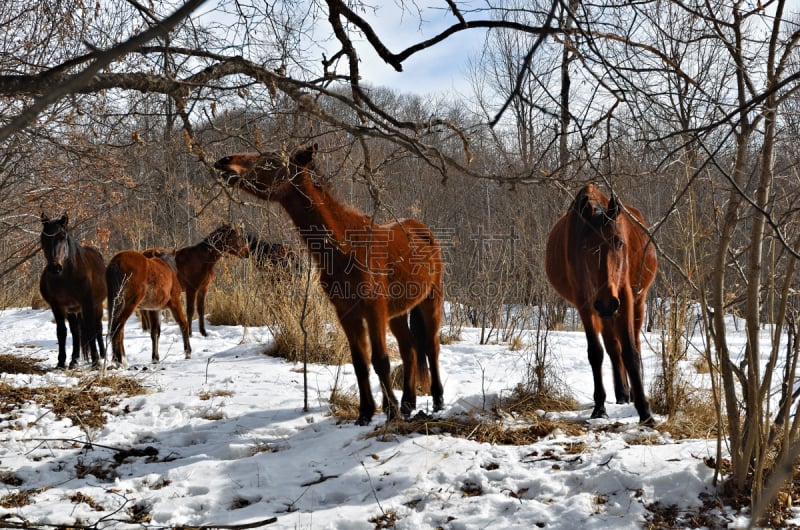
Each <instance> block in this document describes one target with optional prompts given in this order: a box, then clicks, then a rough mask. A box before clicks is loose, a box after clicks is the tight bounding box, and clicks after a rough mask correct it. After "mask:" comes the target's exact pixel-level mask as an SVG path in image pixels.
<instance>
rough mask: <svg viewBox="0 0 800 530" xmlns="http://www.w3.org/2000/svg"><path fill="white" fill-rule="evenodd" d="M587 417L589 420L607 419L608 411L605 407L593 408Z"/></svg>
mask: <svg viewBox="0 0 800 530" xmlns="http://www.w3.org/2000/svg"><path fill="white" fill-rule="evenodd" d="M589 419H590V420H597V419H606V420H607V419H608V413H606V409H605V408H601V409H594V411H592V415H591V416H589Z"/></svg>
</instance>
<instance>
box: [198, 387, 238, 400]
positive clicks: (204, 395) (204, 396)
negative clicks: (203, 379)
mask: <svg viewBox="0 0 800 530" xmlns="http://www.w3.org/2000/svg"><path fill="white" fill-rule="evenodd" d="M232 395H233V392H232V391H230V390H203V391H202V392H200V394H198V396H197V397H199V398H200V400H201V401H208V400H210V399H213V398H215V397H231V396H232Z"/></svg>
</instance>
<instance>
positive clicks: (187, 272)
mask: <svg viewBox="0 0 800 530" xmlns="http://www.w3.org/2000/svg"><path fill="white" fill-rule="evenodd" d="M164 252H169V251H167V250H165V249H147V250H145V251H144V252H143V254H144V255H145V256H148V257H152V256H155V255H158V254H159V253H164ZM225 254H230V255H231V256H237V257H240V258H246V257H247V256H249V254H250V248H249V247H248V245H247V240H246V239H245V238H244V236H243V235H242V233H241V232H240V231H239V230H238V229H237V228H235V227H233V226H230V225H227V224H224V225H221V226H219V227H217V229H216V230H214V231H213V232H211V233H210V234H209V235H208V237H206V238H205V239H203V240H202V241H201V242H199V243H198V244H196V245H191V246H188V247H183V248H180V249H178V250H176V251H175V252H174V255H175V263H176V265H177V268H178V280H179V281H180V284H181V288H182V289H183V291H184V292H185V293H186V319H187V321H188V322H189V324H190V325H191V323H192V319H193V318H194V310H195V307H197V323H198V326H199V330H200V334H201V335H203V336H204V337H205V336H206V335H207V332H206V318H205V311H206V293H208V286H209V285H210V284H211V280H213V279H214V274H215V272H214V266H215V265H216V264H217V262H218V261H219V260H220V258H222V256H223V255H225ZM142 324H143V325H144V326H146V325H147V323H146V322H145V321H144V320H143V322H142ZM190 333H191V326H190Z"/></svg>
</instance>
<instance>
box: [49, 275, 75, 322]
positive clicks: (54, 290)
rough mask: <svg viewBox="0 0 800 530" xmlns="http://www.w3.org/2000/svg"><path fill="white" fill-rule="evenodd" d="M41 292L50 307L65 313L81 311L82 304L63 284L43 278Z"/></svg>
mask: <svg viewBox="0 0 800 530" xmlns="http://www.w3.org/2000/svg"><path fill="white" fill-rule="evenodd" d="M45 274H46V273H45ZM39 290H40V291H41V293H42V298H44V300H45V302H47V303H48V304H49V305H50V307H56V308H61V310H62V311H63V312H64V313H79V312H80V311H81V304H80V302H79V301H78V299H77V298H76V297H75V296H74V295H73V294H72V292H71V290H70V289H69V287H67V286H66V285H65V284H64V283H63V282H58V281H55V282H54V281H50V280H48V279H47V278H46V277H42V281H41V282H40V284H39Z"/></svg>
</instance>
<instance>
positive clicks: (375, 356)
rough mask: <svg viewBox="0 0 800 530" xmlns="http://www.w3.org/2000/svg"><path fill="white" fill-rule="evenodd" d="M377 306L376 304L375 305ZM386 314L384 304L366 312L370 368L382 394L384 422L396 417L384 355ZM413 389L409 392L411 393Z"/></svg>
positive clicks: (389, 372)
mask: <svg viewBox="0 0 800 530" xmlns="http://www.w3.org/2000/svg"><path fill="white" fill-rule="evenodd" d="M376 305H377V304H376ZM386 313H387V309H386V306H385V304H383V305H382V307H381V305H377V307H373V310H372V311H369V312H368V316H367V329H368V332H369V338H370V347H371V350H372V367H373V368H374V369H375V373H376V374H377V375H378V381H380V384H381V392H382V393H383V411H384V412H385V413H386V420H387V421H392V420H395V419H397V417H398V406H397V398H396V397H395V395H394V391H393V390H392V380H391V377H390V374H391V363H390V362H389V356H388V355H387V354H386V318H387V317H386ZM413 391H414V390H413V388H412V389H411V392H413Z"/></svg>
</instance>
